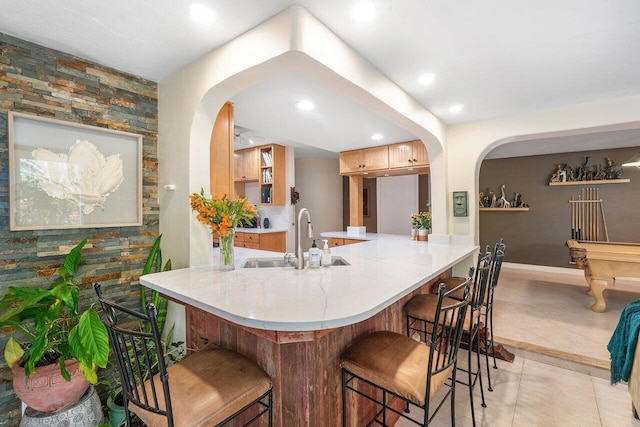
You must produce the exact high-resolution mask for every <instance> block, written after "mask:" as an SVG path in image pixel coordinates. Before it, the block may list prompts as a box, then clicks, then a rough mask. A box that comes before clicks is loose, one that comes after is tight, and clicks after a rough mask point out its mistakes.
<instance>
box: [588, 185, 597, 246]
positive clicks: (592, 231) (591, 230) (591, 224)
mask: <svg viewBox="0 0 640 427" xmlns="http://www.w3.org/2000/svg"><path fill="white" fill-rule="evenodd" d="M593 200H594V199H593V188H590V189H589V237H590V239H589V240H594V237H595V234H596V233H595V231H596V230H595V228H594V223H595V221H594V218H593Z"/></svg>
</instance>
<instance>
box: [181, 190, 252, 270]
mask: <svg viewBox="0 0 640 427" xmlns="http://www.w3.org/2000/svg"><path fill="white" fill-rule="evenodd" d="M189 201H190V202H191V209H192V210H194V211H196V212H197V213H198V215H197V216H196V218H197V219H198V221H200V222H201V223H203V224H205V225H207V226H209V227H210V228H211V233H212V234H213V233H218V235H219V236H220V269H221V270H223V271H226V270H233V269H234V268H235V266H234V263H233V239H234V236H235V230H236V226H237V225H238V224H240V223H241V222H242V221H245V220H250V219H253V218H254V217H255V216H256V214H257V210H256V207H255V206H254V205H252V204H251V203H249V202H248V201H247V198H246V197H234V198H231V197H229V196H227V195H226V194H222V195H216V196H214V197H213V198H212V199H209V198H206V197H205V196H204V189H201V190H200V194H198V193H193V194H191V195H189Z"/></svg>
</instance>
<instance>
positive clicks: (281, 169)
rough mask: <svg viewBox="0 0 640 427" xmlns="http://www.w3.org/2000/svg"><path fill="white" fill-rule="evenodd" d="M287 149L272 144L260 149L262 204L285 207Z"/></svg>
mask: <svg viewBox="0 0 640 427" xmlns="http://www.w3.org/2000/svg"><path fill="white" fill-rule="evenodd" d="M284 156H285V148H284V147H283V146H281V145H277V144H271V145H264V146H262V147H260V156H259V157H260V204H261V205H284V204H285V202H286V193H285V157H284Z"/></svg>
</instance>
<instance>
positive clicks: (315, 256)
mask: <svg viewBox="0 0 640 427" xmlns="http://www.w3.org/2000/svg"><path fill="white" fill-rule="evenodd" d="M309 268H320V249H319V248H318V247H317V246H316V239H313V244H312V245H311V249H309Z"/></svg>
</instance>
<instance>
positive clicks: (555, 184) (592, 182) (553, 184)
mask: <svg viewBox="0 0 640 427" xmlns="http://www.w3.org/2000/svg"><path fill="white" fill-rule="evenodd" d="M627 182H631V180H630V179H629V178H622V179H595V180H590V181H565V182H550V183H549V187H559V186H562V185H600V184H624V183H627Z"/></svg>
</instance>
